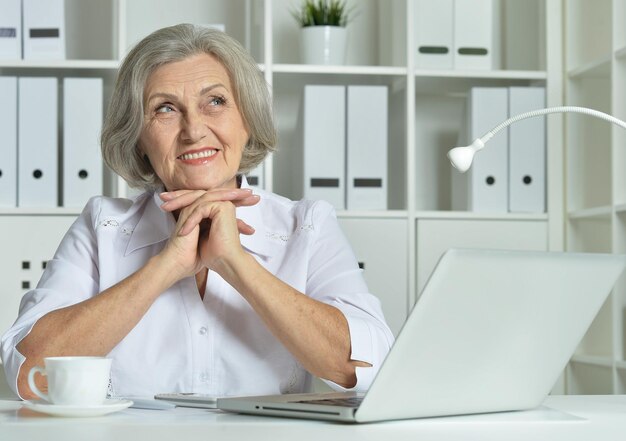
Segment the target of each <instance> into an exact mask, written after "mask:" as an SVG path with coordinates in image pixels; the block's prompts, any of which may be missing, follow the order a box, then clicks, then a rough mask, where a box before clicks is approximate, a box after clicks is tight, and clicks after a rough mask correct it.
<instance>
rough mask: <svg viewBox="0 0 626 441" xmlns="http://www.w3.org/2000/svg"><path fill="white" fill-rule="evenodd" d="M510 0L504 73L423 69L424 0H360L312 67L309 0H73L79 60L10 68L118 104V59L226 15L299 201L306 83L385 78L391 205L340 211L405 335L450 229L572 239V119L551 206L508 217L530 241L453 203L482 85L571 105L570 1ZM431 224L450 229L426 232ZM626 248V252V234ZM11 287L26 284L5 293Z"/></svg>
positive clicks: (353, 0)
mask: <svg viewBox="0 0 626 441" xmlns="http://www.w3.org/2000/svg"><path fill="white" fill-rule="evenodd" d="M432 1H433V2H436V1H437V0H432ZM582 1H583V2H584V0H582ZM621 1H623V0H621ZM500 2H501V6H502V7H501V8H500V10H501V15H500V18H499V25H500V26H499V28H500V29H501V33H500V40H501V41H499V43H500V44H499V45H498V46H499V47H501V48H502V54H501V57H500V58H501V60H502V67H501V68H500V69H498V70H454V69H449V70H429V69H423V68H418V66H417V63H416V56H417V55H416V51H417V42H416V41H417V40H416V35H417V33H416V29H415V23H416V20H415V14H416V2H415V1H414V0H348V8H349V9H350V10H352V11H353V18H352V21H351V23H350V24H349V26H348V40H349V43H348V56H347V63H346V65H344V66H314V65H306V64H301V62H300V56H299V29H298V26H297V25H296V22H295V20H294V19H293V17H292V16H291V13H290V10H291V9H292V8H294V7H295V5H296V4H297V3H298V2H297V1H292V0H180V1H177V2H172V1H166V0H66V23H67V24H66V26H67V33H66V35H67V45H68V47H67V51H66V52H67V58H68V59H67V60H62V61H56V62H26V61H22V60H8V61H7V60H3V61H0V75H13V76H55V77H57V78H58V79H59V81H61V79H62V78H65V77H68V76H78V77H80V76H82V77H102V78H104V94H105V99H104V105H105V107H106V106H107V105H108V101H109V96H110V93H111V89H112V87H113V83H114V80H115V74H116V72H117V68H118V65H119V62H120V60H121V59H122V58H123V56H124V54H125V53H126V52H127V50H128V48H129V47H131V46H132V44H133V43H135V42H136V41H138V40H139V39H140V38H142V37H143V36H145V35H147V34H148V33H149V32H152V31H153V30H155V29H157V28H159V27H162V26H166V25H171V24H175V23H179V22H192V23H196V24H204V25H215V24H222V25H224V27H225V30H226V32H228V33H229V34H231V35H232V36H234V37H235V38H237V39H238V40H239V41H240V42H242V43H243V45H244V46H245V47H247V48H248V50H249V51H250V52H251V54H252V55H253V57H254V58H255V59H256V61H257V62H258V63H259V65H260V67H261V69H262V70H263V72H264V75H265V79H266V81H267V83H268V84H269V85H270V87H271V90H272V94H273V101H274V107H275V115H276V124H277V127H278V134H279V145H278V151H277V153H275V154H274V155H273V156H272V157H270V158H268V159H267V160H266V161H265V163H264V166H263V171H264V176H262V179H261V182H263V183H264V186H265V188H266V189H268V190H271V191H275V192H277V193H279V194H283V195H285V196H287V197H290V198H292V199H299V198H301V197H302V195H303V191H302V167H303V143H302V136H301V127H300V120H299V112H300V109H301V108H302V96H303V91H304V87H305V85H309V84H321V85H343V86H348V85H384V86H387V87H388V90H389V102H388V116H387V118H388V121H387V126H388V139H387V141H388V142H387V145H388V151H387V153H386V154H387V164H388V165H387V167H388V168H387V175H388V177H389V182H388V186H387V188H388V194H387V199H388V207H389V209H388V210H385V211H373V210H372V211H341V212H339V213H338V217H339V219H340V221H341V223H342V225H343V226H344V228H345V230H346V234H347V236H348V238H349V240H350V241H351V243H352V245H353V247H354V249H355V250H356V253H357V255H358V256H359V257H360V258H362V259H363V260H364V261H365V265H366V268H365V277H366V279H367V280H368V282H369V284H370V287H371V290H372V291H373V292H374V293H376V294H378V295H380V297H381V300H382V302H383V308H384V310H385V313H386V315H387V318H388V319H389V321H390V323H391V326H392V328H393V330H394V331H395V332H397V331H398V329H399V328H400V326H401V323H402V321H403V320H404V318H405V317H406V314H407V312H408V311H409V310H410V308H411V306H412V304H413V303H414V302H415V300H416V299H417V292H418V289H419V288H420V287H421V286H422V285H423V282H424V280H425V279H426V278H427V277H428V274H429V272H430V270H431V269H432V266H433V264H434V261H435V260H436V259H437V256H438V255H439V254H440V253H441V252H442V251H443V249H444V248H445V247H447V246H450V245H457V244H459V243H460V242H458V241H447V240H446V237H445V236H443V233H442V232H443V231H455V233H454V234H457V233H458V232H460V231H463V230H464V229H465V228H469V226H470V225H473V223H474V222H475V223H476V224H477V225H480V228H481V231H482V232H481V236H476V238H478V237H482V238H483V239H484V240H485V241H488V242H489V241H491V242H493V241H496V242H498V241H499V240H500V239H502V238H503V237H504V238H506V239H507V241H503V242H498V243H500V244H501V245H502V246H509V247H515V248H527V247H528V246H530V245H529V244H543V246H544V248H547V249H551V250H561V249H562V247H563V201H562V193H563V172H562V165H563V153H562V138H563V134H562V132H563V127H562V119H560V118H558V117H555V118H552V119H550V120H549V121H548V125H547V131H548V140H547V141H548V147H547V150H548V157H547V176H548V188H547V196H548V198H547V199H548V200H547V213H545V214H540V215H534V216H530V217H529V216H519V215H512V214H511V215H509V214H505V215H503V216H500V217H498V218H497V223H498V225H501V226H502V231H503V232H507V231H512V232H520V231H521V233H520V234H521V235H520V236H519V240H510V241H509V240H508V239H511V237H507V234H506V233H495V232H494V233H493V234H492V230H490V229H489V228H488V227H486V226H488V225H490V224H489V222H492V221H493V220H494V219H493V216H490V215H488V214H487V215H484V216H477V215H474V214H471V215H469V219H468V214H467V213H455V212H453V211H452V210H451V188H450V181H451V168H450V165H449V163H448V161H447V159H446V157H445V153H446V152H447V150H448V149H450V148H451V147H453V146H455V145H456V143H457V138H458V135H459V130H460V126H461V121H462V119H463V114H464V110H463V109H464V106H465V101H466V97H467V94H468V91H469V90H470V88H471V87H474V86H481V87H489V86H498V87H503V86H504V87H506V86H535V85H540V86H545V87H546V90H547V104H548V105H560V104H561V103H562V95H563V90H562V73H563V70H562V66H561V62H560V60H561V58H562V41H561V35H562V29H561V27H562V25H561V21H562V17H563V3H562V0H500ZM422 3H423V2H422ZM594 3H595V2H594ZM622 39H623V40H624V41H626V39H624V38H622ZM593 50H594V49H593V48H590V49H589V51H590V52H593ZM620 66H621V64H620ZM598 99H601V97H598ZM502 117H503V119H504V118H505V117H506V115H503V116H502ZM104 175H105V177H104V189H105V190H104V192H105V194H107V195H111V196H120V197H125V196H126V195H127V194H130V192H129V191H128V189H127V188H126V186H125V185H124V184H123V181H121V180H119V179H118V178H117V177H115V176H114V175H113V174H112V173H111V172H105V174H104ZM624 196H626V192H624ZM589 197H591V196H589ZM622 202H626V197H624V198H622ZM78 213H79V210H67V209H62V208H57V209H50V210H44V211H43V212H42V213H41V214H46V215H63V216H68V217H72V216H76V215H78ZM32 214H34V213H33V212H23V211H20V210H19V209H15V210H12V209H7V210H4V211H1V212H0V228H2V229H5V228H4V225H5V224H7V225H8V224H10V223H11V222H12V221H11V216H16V215H24V216H25V217H27V218H29V219H31V220H32V222H34V223H36V224H37V225H38V226H39V227H37V228H38V229H39V230H43V229H44V226H46V225H47V224H48V222H49V219H50V217H49V216H45V217H35V216H31V215H32ZM15 227H16V228H17V231H19V232H20V233H23V232H27V231H28V230H27V228H28V227H26V226H20V225H17V226H15ZM509 227H510V228H511V229H510V230H508V228H509ZM519 228H521V230H520V229H519ZM428 229H431V231H432V234H437V235H439V237H434V236H433V237H426V236H425V234H426V233H425V231H427V230H428ZM494 231H495V230H494ZM446 234H448V233H446ZM450 234H452V233H450ZM429 240H430V241H431V242H429ZM463 243H465V242H463ZM473 243H474V244H476V245H484V244H485V243H487V242H482V240H481V241H476V242H473ZM623 243H624V244H625V247H626V240H624V241H623ZM12 247H13V245H12ZM41 249H42V250H44V248H43V247H42V248H41ZM12 252H13V249H12V248H7V247H3V248H2V251H1V252H0V254H1V255H2V256H3V258H7V259H8V257H5V256H10V255H11V253H12ZM2 295H3V296H7V295H11V296H13V295H19V293H17V292H15V293H9V292H8V290H5V291H3V293H2Z"/></svg>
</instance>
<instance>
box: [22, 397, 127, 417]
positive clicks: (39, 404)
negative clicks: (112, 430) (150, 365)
mask: <svg viewBox="0 0 626 441" xmlns="http://www.w3.org/2000/svg"><path fill="white" fill-rule="evenodd" d="M132 404H133V402H132V401H131V400H115V399H109V400H106V401H105V402H104V403H103V404H100V405H97V406H63V405H58V404H52V403H48V402H46V401H24V407H26V408H27V409H30V410H34V411H35V412H41V413H47V414H48V415H54V416H65V417H94V416H101V415H106V414H108V413H112V412H117V411H118V410H123V409H126V408H127V407H130V406H132Z"/></svg>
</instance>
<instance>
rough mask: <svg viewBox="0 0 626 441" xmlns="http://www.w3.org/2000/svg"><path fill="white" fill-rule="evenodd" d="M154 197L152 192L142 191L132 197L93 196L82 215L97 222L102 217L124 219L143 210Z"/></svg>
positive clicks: (115, 219)
mask: <svg viewBox="0 0 626 441" xmlns="http://www.w3.org/2000/svg"><path fill="white" fill-rule="evenodd" d="M152 197H153V194H152V192H144V193H141V194H140V195H138V196H137V197H134V198H132V199H127V198H114V197H110V196H93V197H91V198H90V199H89V201H88V202H87V204H86V205H85V208H84V209H83V213H82V215H83V216H87V217H89V218H91V219H92V220H93V221H94V222H95V223H96V224H97V222H98V221H100V220H102V219H111V220H112V221H118V222H119V221H123V220H126V219H128V218H130V217H133V216H134V215H135V214H137V213H140V212H142V211H143V207H144V206H145V205H146V203H147V202H148V201H150V200H151V198H152Z"/></svg>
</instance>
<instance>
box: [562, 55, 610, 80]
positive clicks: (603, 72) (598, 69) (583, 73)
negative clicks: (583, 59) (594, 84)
mask: <svg viewBox="0 0 626 441" xmlns="http://www.w3.org/2000/svg"><path fill="white" fill-rule="evenodd" d="M609 75H611V56H604V57H601V58H598V59H596V60H594V61H591V62H589V63H587V64H584V65H582V66H578V67H575V68H572V69H569V70H568V71H567V76H568V78H570V79H576V78H583V77H584V78H590V77H608V76H609Z"/></svg>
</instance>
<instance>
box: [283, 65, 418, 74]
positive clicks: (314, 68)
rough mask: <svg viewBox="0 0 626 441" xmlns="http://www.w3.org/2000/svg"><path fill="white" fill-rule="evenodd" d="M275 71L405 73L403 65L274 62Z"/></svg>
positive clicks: (303, 72)
mask: <svg viewBox="0 0 626 441" xmlns="http://www.w3.org/2000/svg"><path fill="white" fill-rule="evenodd" d="M272 71H273V72H275V73H297V74H328V75H379V76H398V75H406V74H407V69H406V68H405V67H392V66H324V65H313V64H275V65H273V66H272Z"/></svg>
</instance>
